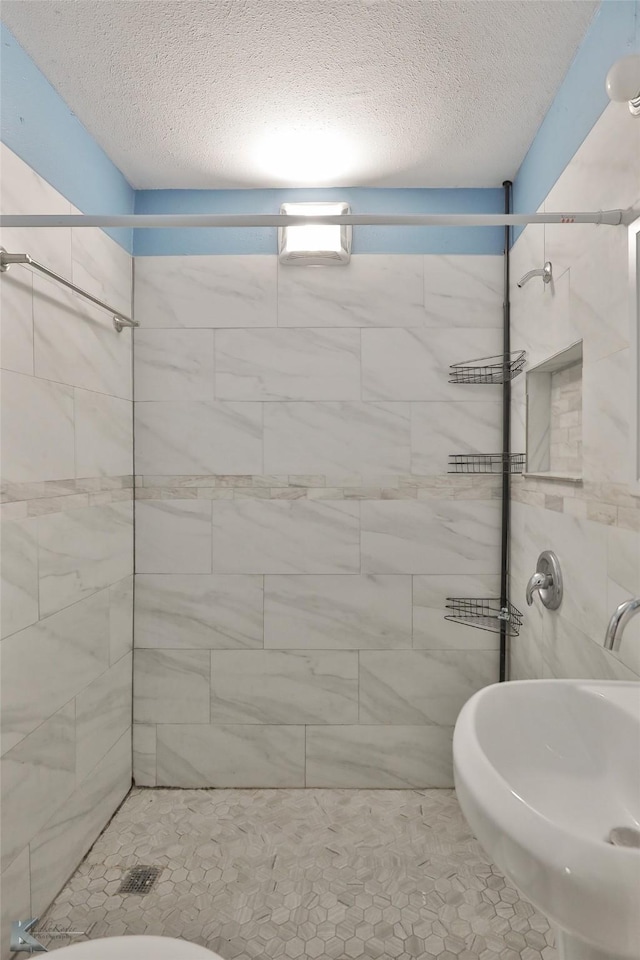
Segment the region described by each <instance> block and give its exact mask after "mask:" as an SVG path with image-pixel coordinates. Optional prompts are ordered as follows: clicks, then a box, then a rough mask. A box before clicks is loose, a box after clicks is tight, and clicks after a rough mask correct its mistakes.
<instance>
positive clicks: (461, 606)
mask: <svg viewBox="0 0 640 960" xmlns="http://www.w3.org/2000/svg"><path fill="white" fill-rule="evenodd" d="M447 610H450V611H451V613H447V614H445V620H451V621H453V623H463V624H465V625H466V626H468V627H475V628H476V629H477V630H487V631H488V632H489V633H500V631H501V627H502V624H505V626H506V633H507V636H508V637H517V636H518V635H519V634H520V627H521V626H522V620H523V615H522V614H521V613H520V611H519V610H518V609H516V607H514V606H513V604H512V603H507V606H506V607H502V606H501V605H500V601H499V600H493V599H490V598H481V599H478V598H466V597H447Z"/></svg>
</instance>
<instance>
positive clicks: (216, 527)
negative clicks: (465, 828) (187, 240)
mask: <svg viewBox="0 0 640 960" xmlns="http://www.w3.org/2000/svg"><path fill="white" fill-rule="evenodd" d="M501 284H502V260H501V258H500V257H480V256H479V257H448V256H430V257H422V256H382V255H380V256H354V257H353V258H352V261H351V263H350V265H349V266H348V267H347V268H344V269H341V268H335V269H313V270H309V269H304V268H298V269H296V268H291V267H289V268H287V267H279V266H278V264H277V261H276V258H275V257H252V256H247V257H220V256H218V257H215V256H212V257H184V258H179V257H157V258H154V257H150V258H140V259H137V260H136V262H135V300H136V317H137V318H138V319H139V320H141V322H142V324H143V328H141V329H140V330H137V331H136V333H135V391H136V392H135V399H136V404H135V407H136V416H135V439H136V444H135V447H136V474H138V475H143V476H142V479H141V480H140V481H139V482H144V487H143V486H140V487H139V488H138V493H139V494H140V498H139V499H137V501H136V551H137V557H136V583H137V586H136V604H135V645H136V650H135V656H134V661H135V665H134V670H135V682H134V717H135V721H136V723H135V733H134V766H135V778H136V782H137V783H139V784H156V783H157V784H162V785H175V786H178V785H179V786H294V787H295V786H303V785H305V783H306V784H307V785H314V786H380V787H385V786H407V785H412V786H427V785H429V786H440V785H450V784H451V782H452V780H451V734H452V727H453V724H454V722H455V717H456V715H457V712H458V710H459V709H460V706H461V705H462V703H463V702H464V701H465V700H466V699H467V698H468V697H469V696H470V695H471V694H472V693H473V692H474V691H475V690H476V689H478V688H479V687H480V686H483V685H484V684H486V683H489V682H491V681H492V680H494V679H496V677H497V669H498V663H497V643H496V638H495V637H494V636H493V635H492V634H490V633H484V632H480V631H474V630H471V629H469V628H464V627H461V626H459V625H456V624H452V623H449V622H447V621H445V620H444V613H445V604H446V597H447V596H450V595H470V596H483V595H488V596H494V595H495V593H496V589H497V582H498V581H497V573H498V569H499V550H498V538H499V505H498V502H497V501H496V500H495V499H492V498H493V497H494V496H495V489H494V487H495V485H493V486H485V487H481V486H476V487H473V488H472V487H471V486H465V485H458V486H456V487H455V489H454V487H453V486H452V485H451V483H450V482H449V478H448V477H447V460H448V456H449V454H451V453H469V452H482V453H491V452H496V451H498V450H499V449H500V422H501V421H500V403H499V400H500V392H499V389H496V388H495V387H488V388H485V389H482V388H478V387H473V386H472V387H470V388H469V387H464V386H463V387H460V386H452V385H451V384H449V383H448V375H449V364H450V363H453V362H456V361H460V360H464V359H468V358H471V357H479V356H483V355H484V356H486V355H491V354H493V353H495V352H496V351H497V350H499V349H500V328H501V324H502V288H501ZM380 490H382V491H383V492H382V494H381V493H380ZM368 491H371V493H370V494H369V493H368ZM396 495H398V496H402V497H403V499H402V500H396V499H392V498H393V497H395V496H396ZM143 496H144V499H142V497H143ZM369 496H372V497H374V496H375V497H377V499H370V498H369ZM469 591H470V593H469ZM381 687H384V695H383V696H379V692H380V688H381Z"/></svg>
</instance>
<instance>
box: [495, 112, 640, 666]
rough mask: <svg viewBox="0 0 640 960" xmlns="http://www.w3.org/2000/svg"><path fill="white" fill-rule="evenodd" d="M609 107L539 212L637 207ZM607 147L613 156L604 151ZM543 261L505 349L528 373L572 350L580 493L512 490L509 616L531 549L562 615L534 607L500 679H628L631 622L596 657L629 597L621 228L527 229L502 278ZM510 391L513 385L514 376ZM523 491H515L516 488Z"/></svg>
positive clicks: (634, 161)
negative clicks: (549, 273) (545, 278)
mask: <svg viewBox="0 0 640 960" xmlns="http://www.w3.org/2000/svg"><path fill="white" fill-rule="evenodd" d="M629 121H630V118H629V115H628V111H627V110H626V109H625V107H624V105H621V104H611V105H610V106H608V107H607V109H606V110H605V112H604V113H603V114H602V116H601V118H600V119H599V120H598V122H597V123H596V124H595V126H594V127H593V129H592V130H591V132H590V134H589V135H588V136H587V138H586V139H585V141H584V142H583V144H582V145H581V147H580V148H579V150H578V151H577V153H576V154H575V156H574V157H573V159H572V160H571V161H570V162H569V164H568V165H567V167H566V168H565V170H564V172H563V173H562V175H561V176H560V178H559V179H558V181H557V182H556V184H555V186H554V187H553V188H552V190H551V191H550V193H549V195H548V196H547V198H546V199H545V201H544V204H543V208H544V209H546V210H561V209H565V210H568V209H574V210H577V209H589V210H597V209H601V208H611V207H621V208H626V207H630V206H635V207H637V208H638V209H640V166H639V165H638V157H639V156H640V127H639V126H638V124H637V123H636V124H634V123H633V122H629ZM612 143H615V145H616V148H615V150H613V151H612V150H611V144H612ZM544 260H551V261H552V263H553V271H554V282H553V284H551V285H550V286H549V287H548V288H543V286H542V284H539V283H536V281H535V280H534V281H531V282H530V283H528V284H527V285H526V286H525V287H524V288H523V289H522V290H518V289H517V288H516V287H515V283H514V287H513V289H512V297H511V317H512V324H513V329H512V343H513V348H514V349H526V350H527V351H528V354H529V359H530V361H531V363H533V364H535V363H538V362H540V361H542V360H544V359H546V358H547V357H549V356H551V355H553V354H555V353H557V352H559V351H560V350H562V349H564V348H565V347H567V346H569V345H570V344H571V343H573V342H575V341H576V340H579V339H580V340H582V341H583V357H584V367H583V372H582V437H583V449H582V474H583V483H582V484H581V485H580V486H578V487H570V488H569V487H565V486H564V485H561V484H557V483H554V482H552V481H540V480H539V481H537V482H536V483H535V488H533V487H530V486H526V485H524V484H523V482H522V481H516V484H515V487H516V497H517V500H518V502H516V503H514V504H513V512H512V517H513V536H512V549H511V573H512V576H511V584H512V586H511V599H512V601H513V602H514V603H515V604H516V606H518V607H520V608H521V609H525V608H523V607H522V603H523V598H524V589H525V584H526V580H527V579H528V577H529V576H530V575H531V573H532V572H533V570H534V568H535V561H536V557H537V555H538V553H539V551H540V550H542V549H551V550H555V552H556V553H557V554H558V557H559V559H560V562H561V565H562V569H563V574H564V589H565V596H564V600H563V603H562V606H561V608H560V609H559V610H558V611H556V612H551V611H548V610H545V609H544V608H542V607H540V605H539V604H538V602H537V601H536V602H535V604H534V608H533V609H531V610H530V611H529V613H528V616H527V617H526V619H525V623H524V625H523V628H522V631H521V634H520V637H518V638H517V639H516V640H513V641H512V645H511V676H512V677H513V678H515V679H521V678H530V677H533V678H535V677H609V678H619V679H639V678H640V622H638V621H636V622H633V621H632V622H631V624H630V625H629V626H628V627H627V630H626V631H625V635H624V638H623V641H622V644H621V646H620V650H619V651H618V652H617V653H615V654H613V653H609V652H608V651H605V650H604V649H603V646H602V643H603V639H604V632H605V629H606V625H607V622H608V619H609V616H610V615H611V613H612V612H613V610H614V609H615V608H616V606H617V605H618V604H619V603H621V602H622V601H623V600H625V599H628V598H629V597H631V596H638V594H639V593H640V498H638V497H637V496H636V497H634V496H632V494H631V491H630V488H629V485H628V484H629V479H630V476H631V461H630V457H631V445H630V443H629V423H630V419H631V386H630V381H629V377H630V371H631V363H630V349H629V345H630V318H629V309H628V303H627V296H628V294H627V290H628V279H627V269H628V266H627V265H628V252H627V236H626V231H625V230H624V229H622V228H616V227H611V228H606V229H605V228H602V227H593V226H588V225H581V226H576V227H575V228H574V227H569V226H557V225H546V226H545V227H539V226H530V227H528V228H527V229H526V230H525V231H524V233H523V234H522V235H521V236H520V238H519V239H518V241H517V242H516V244H515V246H514V249H513V262H512V277H513V278H514V281H515V280H517V279H518V278H519V276H520V275H521V274H522V273H524V272H525V271H526V270H529V269H531V268H532V267H538V266H540V265H541V264H542V263H543V261H544ZM520 380H521V381H523V380H524V377H521V378H520ZM521 386H522V385H520V384H519V382H518V381H516V382H515V385H514V393H513V400H514V409H513V413H514V417H513V421H514V443H516V444H520V443H521V442H522V440H521V438H522V437H523V425H524V422H525V396H524V391H523V389H521ZM520 491H522V492H520Z"/></svg>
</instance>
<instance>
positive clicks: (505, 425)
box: [499, 180, 513, 682]
mask: <svg viewBox="0 0 640 960" xmlns="http://www.w3.org/2000/svg"><path fill="white" fill-rule="evenodd" d="M502 186H503V188H504V212H505V213H506V214H509V213H511V192H512V188H513V184H512V183H511V181H510V180H505V181H504V183H503V184H502ZM510 240H511V228H510V227H509V225H508V224H505V227H504V302H503V309H502V353H503V361H504V377H503V384H502V453H503V457H502V461H503V462H502V513H501V529H500V606H501V607H502V608H503V609H504V608H505V607H507V606H508V603H509V522H510V518H511V469H510V465H509V454H510V453H511V379H510V376H509V356H510V354H511V301H510V297H509V281H510V275H509V266H510V264H509V244H510ZM508 639H509V637H508V631H507V622H506V621H504V620H502V621H501V622H500V674H499V678H500V682H502V681H503V680H506V679H507V675H508V672H509V649H508Z"/></svg>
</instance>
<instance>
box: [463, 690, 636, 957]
mask: <svg viewBox="0 0 640 960" xmlns="http://www.w3.org/2000/svg"><path fill="white" fill-rule="evenodd" d="M453 755H454V770H455V784H456V791H457V794H458V800H459V802H460V806H461V808H462V811H463V813H464V815H465V817H466V818H467V820H468V822H469V824H470V826H471V828H472V830H473V831H474V833H475V835H476V836H477V838H478V840H479V841H480V843H481V844H482V845H483V847H484V849H485V850H486V852H487V853H488V854H489V855H490V856H491V858H492V859H493V861H494V863H496V865H497V866H498V867H499V868H500V869H501V870H502V871H503V872H504V873H505V875H506V876H508V877H509V879H510V880H511V881H512V882H513V883H514V884H515V885H516V886H517V887H518V888H519V889H520V890H521V892H522V893H523V895H524V896H525V897H527V898H528V899H529V900H530V901H531V902H532V903H533V904H534V905H535V906H536V907H538V909H539V910H541V911H542V912H543V913H544V914H546V916H547V917H548V918H549V920H550V921H551V922H552V923H554V924H555V925H556V926H557V927H558V928H559V936H558V941H559V950H560V956H561V957H565V958H571V960H574V958H575V960H577V958H581V960H582V958H584V960H597V958H603V960H604V958H608V960H612V958H613V960H617V958H624V960H638V958H639V957H640V849H634V848H630V847H621V846H614V845H611V844H610V843H609V842H608V837H609V833H610V831H611V830H612V828H614V827H628V828H632V830H638V831H640V683H624V682H611V683H608V682H606V681H603V682H600V681H589V680H523V681H516V682H511V683H501V684H494V685H493V686H490V687H485V688H484V689H483V690H480V691H479V692H478V693H476V694H475V695H474V696H473V697H471V699H470V700H469V701H468V702H467V703H466V704H465V706H464V707H463V709H462V711H461V713H460V716H459V717H458V722H457V724H456V729H455V734H454V739H453Z"/></svg>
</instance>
